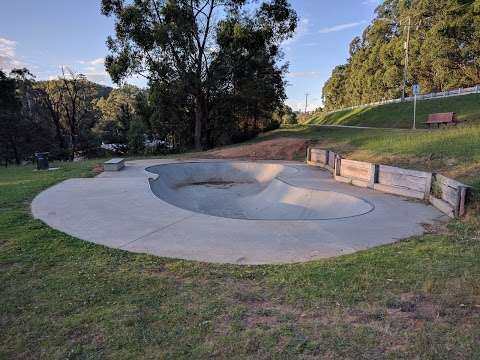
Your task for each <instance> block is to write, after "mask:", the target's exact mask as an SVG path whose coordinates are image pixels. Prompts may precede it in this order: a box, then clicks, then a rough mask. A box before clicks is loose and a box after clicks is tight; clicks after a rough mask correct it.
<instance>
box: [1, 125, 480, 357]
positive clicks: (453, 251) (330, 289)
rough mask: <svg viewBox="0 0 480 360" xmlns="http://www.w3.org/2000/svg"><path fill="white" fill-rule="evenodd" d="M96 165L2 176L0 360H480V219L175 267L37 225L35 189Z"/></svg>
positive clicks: (89, 171) (25, 170)
mask: <svg viewBox="0 0 480 360" xmlns="http://www.w3.org/2000/svg"><path fill="white" fill-rule="evenodd" d="M295 131H298V132H299V133H301V132H302V131H305V130H298V129H296V130H295ZM315 134H316V135H315V136H317V137H318V139H326V137H325V136H326V135H325V134H323V133H316V132H315ZM330 135H333V136H337V137H338V138H337V140H338V139H339V137H340V135H338V134H336V135H334V134H333V133H331V134H329V135H328V138H329V137H330ZM274 136H281V134H280V133H276V134H275V135H274ZM349 136H350V135H349ZM353 141H359V142H364V143H367V144H368V143H369V142H368V141H367V139H363V140H362V138H361V137H357V138H356V140H353ZM383 141H386V140H382V141H380V142H379V143H378V145H375V146H379V147H380V148H382V147H384V146H388V144H387V143H384V142H383ZM372 146H373V145H372ZM468 156H470V155H468ZM472 156H473V155H472ZM95 163H96V162H95V161H88V162H80V163H74V164H65V163H62V164H60V165H59V166H60V167H61V169H60V170H57V171H52V172H36V171H33V169H32V168H31V167H12V168H8V169H1V170H0V359H27V358H28V359H30V358H31V359H139V358H145V359H162V358H165V359H192V358H195V359H207V358H208V359H210V358H224V359H245V358H255V359H272V358H273V359H290V358H303V359H314V358H327V359H362V358H363V359H413V358H415V359H478V358H479V357H480V348H479V346H478V344H479V341H480V282H479V281H478V280H479V279H480V261H479V259H480V243H479V240H478V239H479V226H478V220H477V218H472V219H471V221H470V222H454V223H452V224H451V225H450V227H449V229H448V230H447V229H443V230H442V231H440V234H437V235H435V234H430V235H425V236H420V237H415V238H411V239H408V240H404V241H401V242H398V243H396V244H394V245H390V246H382V247H378V248H375V249H371V250H369V251H364V252H360V253H357V254H354V255H349V256H344V257H340V258H336V259H330V260H324V261H314V262H311V263H307V264H297V265H285V266H257V267H239V266H221V265H211V264H203V263H197V262H189V261H179V260H173V259H163V258H157V257H153V256H147V255H138V254H131V253H127V252H124V251H120V250H112V249H107V248H104V247H102V246H98V245H94V244H89V243H86V242H83V241H80V240H77V239H75V238H72V237H70V236H67V235H65V234H63V233H60V232H58V231H55V230H52V229H50V228H48V227H47V226H46V225H44V224H43V223H42V222H40V221H37V220H34V219H33V218H32V217H31V215H30V211H29V204H30V202H31V200H32V199H33V197H34V196H35V195H36V194H38V193H39V192H40V191H42V190H43V189H46V188H48V187H49V186H51V185H53V184H55V183H57V182H59V181H62V180H64V179H67V178H71V177H85V176H92V175H93V171H92V167H93V166H94V165H95Z"/></svg>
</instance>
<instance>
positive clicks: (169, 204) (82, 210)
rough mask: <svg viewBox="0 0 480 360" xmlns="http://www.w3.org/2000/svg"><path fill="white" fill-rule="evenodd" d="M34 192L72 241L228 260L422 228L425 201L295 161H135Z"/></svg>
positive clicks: (361, 244)
mask: <svg viewBox="0 0 480 360" xmlns="http://www.w3.org/2000/svg"><path fill="white" fill-rule="evenodd" d="M126 165H127V166H126V167H125V168H124V169H123V170H121V171H118V172H104V173H102V174H100V175H99V176H97V177H95V178H87V179H70V180H67V181H64V182H62V183H60V184H58V185H56V186H53V187H51V188H49V189H47V190H46V191H44V192H42V193H41V194H39V195H38V196H37V197H36V198H35V199H34V201H33V203H32V212H33V214H34V216H35V217H36V218H38V219H41V220H43V221H44V222H45V223H47V224H48V225H49V226H51V227H52V228H55V229H58V230H60V231H63V232H65V233H67V234H70V235H72V236H75V237H77V238H79V239H82V240H85V241H89V242H93V243H96V244H101V245H105V246H108V247H111V248H118V249H123V250H126V251H131V252H139V253H148V254H153V255H157V256H162V257H171V258H179V259H186V260H198V261H205V262H214V263H231V264H277V263H295V262H305V261H310V260H314V259H319V258H326V257H333V256H339V255H344V254H350V253H353V252H356V251H359V250H364V249H368V248H371V247H374V246H378V245H383V244H389V243H393V242H396V241H398V240H400V239H404V238H407V237H410V236H413V235H420V234H422V233H423V232H424V227H423V225H424V224H425V223H433V222H435V221H437V220H439V219H441V218H442V217H443V215H442V213H440V212H439V211H438V210H437V209H435V208H434V207H432V206H429V205H427V204H425V203H423V202H419V201H412V200H409V199H406V198H402V197H399V196H394V195H388V194H384V193H381V192H376V191H373V190H370V189H365V188H359V187H354V186H351V185H348V184H342V183H339V182H335V181H334V180H333V178H332V176H331V174H330V173H329V172H327V171H324V170H322V169H318V168H315V167H310V166H308V165H306V164H303V163H298V162H285V161H261V162H260V161H259V162H246V161H225V160H195V161H177V160H137V161H130V162H127V164H126Z"/></svg>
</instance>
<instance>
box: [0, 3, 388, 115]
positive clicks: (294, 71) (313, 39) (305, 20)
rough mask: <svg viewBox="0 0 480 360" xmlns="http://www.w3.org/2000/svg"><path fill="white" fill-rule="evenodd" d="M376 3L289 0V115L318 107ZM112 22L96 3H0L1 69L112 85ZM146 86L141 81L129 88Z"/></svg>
mask: <svg viewBox="0 0 480 360" xmlns="http://www.w3.org/2000/svg"><path fill="white" fill-rule="evenodd" d="M379 2H380V0H335V1H331V0H291V4H292V6H293V7H294V8H295V10H296V11H297V13H298V15H299V25H298V29H297V32H296V34H295V36H294V37H293V38H292V39H290V40H287V41H286V42H285V43H284V44H283V49H284V53H285V58H284V59H285V61H287V62H288V63H289V65H290V67H289V71H290V72H289V74H288V75H287V77H286V80H287V82H288V85H287V89H286V90H287V96H288V100H287V104H288V105H290V106H291V107H292V108H293V109H294V110H304V109H305V97H306V96H305V94H306V93H308V94H310V95H309V96H308V103H309V106H308V110H309V111H311V110H314V109H315V108H317V107H318V106H321V96H322V87H323V84H324V83H325V81H326V80H327V79H328V78H329V76H330V74H331V72H332V70H333V68H334V67H335V66H337V65H339V64H343V63H345V61H346V59H347V57H348V48H349V44H350V42H351V40H352V39H353V38H354V37H355V36H359V35H361V34H362V32H363V30H364V29H365V27H366V26H367V25H368V23H369V22H370V21H371V20H372V18H373V15H374V10H375V8H376V7H377V6H378V5H379ZM113 27H114V20H113V19H112V18H107V17H105V16H103V15H101V13H100V0H81V1H78V0H0V68H3V69H4V70H5V69H7V70H8V69H11V68H13V67H27V68H29V69H30V71H31V72H32V73H34V74H35V76H36V77H37V79H39V80H44V79H53V78H56V77H58V76H59V75H60V74H61V67H62V66H67V67H69V68H71V69H72V70H73V71H75V72H78V73H83V74H85V75H86V76H87V77H88V78H89V79H90V80H92V81H95V82H98V83H101V84H104V85H112V83H111V80H110V78H109V76H108V74H107V73H106V72H105V68H104V61H103V59H104V57H105V56H106V55H107V54H108V51H107V48H106V46H105V40H106V38H107V36H108V35H113V34H114V30H113ZM130 82H131V83H133V84H136V85H139V86H142V85H145V84H143V83H142V82H141V80H134V79H132V80H131V81H130Z"/></svg>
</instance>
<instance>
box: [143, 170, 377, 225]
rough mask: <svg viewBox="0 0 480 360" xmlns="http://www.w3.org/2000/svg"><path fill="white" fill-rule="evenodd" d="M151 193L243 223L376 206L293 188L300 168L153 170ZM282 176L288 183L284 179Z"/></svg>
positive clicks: (334, 215) (342, 214) (329, 215)
mask: <svg viewBox="0 0 480 360" xmlns="http://www.w3.org/2000/svg"><path fill="white" fill-rule="evenodd" d="M147 170H148V171H150V172H153V173H155V174H157V175H158V177H157V179H156V180H152V181H151V183H150V184H151V189H152V191H153V193H154V194H155V195H157V196H158V197H159V198H160V199H162V200H164V201H166V202H168V203H169V204H172V205H175V206H178V207H180V208H182V209H186V210H190V211H195V212H200V213H203V214H207V215H213V216H219V217H228V218H233V219H246V220H290V221H292V220H331V219H342V218H348V217H353V216H360V215H364V214H367V213H369V212H370V211H372V210H373V209H374V206H373V205H372V204H371V203H369V202H368V201H365V200H363V199H360V198H358V197H354V196H351V195H347V194H342V193H338V192H333V191H320V190H314V189H306V188H301V187H296V186H292V185H290V184H289V183H288V179H289V178H292V177H295V176H296V175H297V173H298V169H296V168H295V167H293V166H285V165H281V164H261V163H252V162H215V163H212V162H211V163H181V164H166V165H157V166H152V167H150V168H148V169H147ZM283 178H285V179H286V180H283Z"/></svg>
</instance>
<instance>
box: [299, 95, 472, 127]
mask: <svg viewBox="0 0 480 360" xmlns="http://www.w3.org/2000/svg"><path fill="white" fill-rule="evenodd" d="M442 112H456V113H457V116H458V118H459V119H460V120H463V121H467V122H468V123H480V94H473V95H464V96H455V97H449V98H442V99H435V100H423V101H418V102H417V127H418V128H424V127H425V122H426V121H427V117H428V115H429V114H433V113H442ZM305 123H306V124H310V125H349V126H369V127H378V128H403V129H408V128H411V127H412V125H413V102H406V103H399V104H387V105H380V106H367V107H363V108H357V109H353V110H345V111H337V112H334V113H329V114H322V113H317V114H314V115H313V116H312V117H310V118H308V119H307V120H306V121H305Z"/></svg>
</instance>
